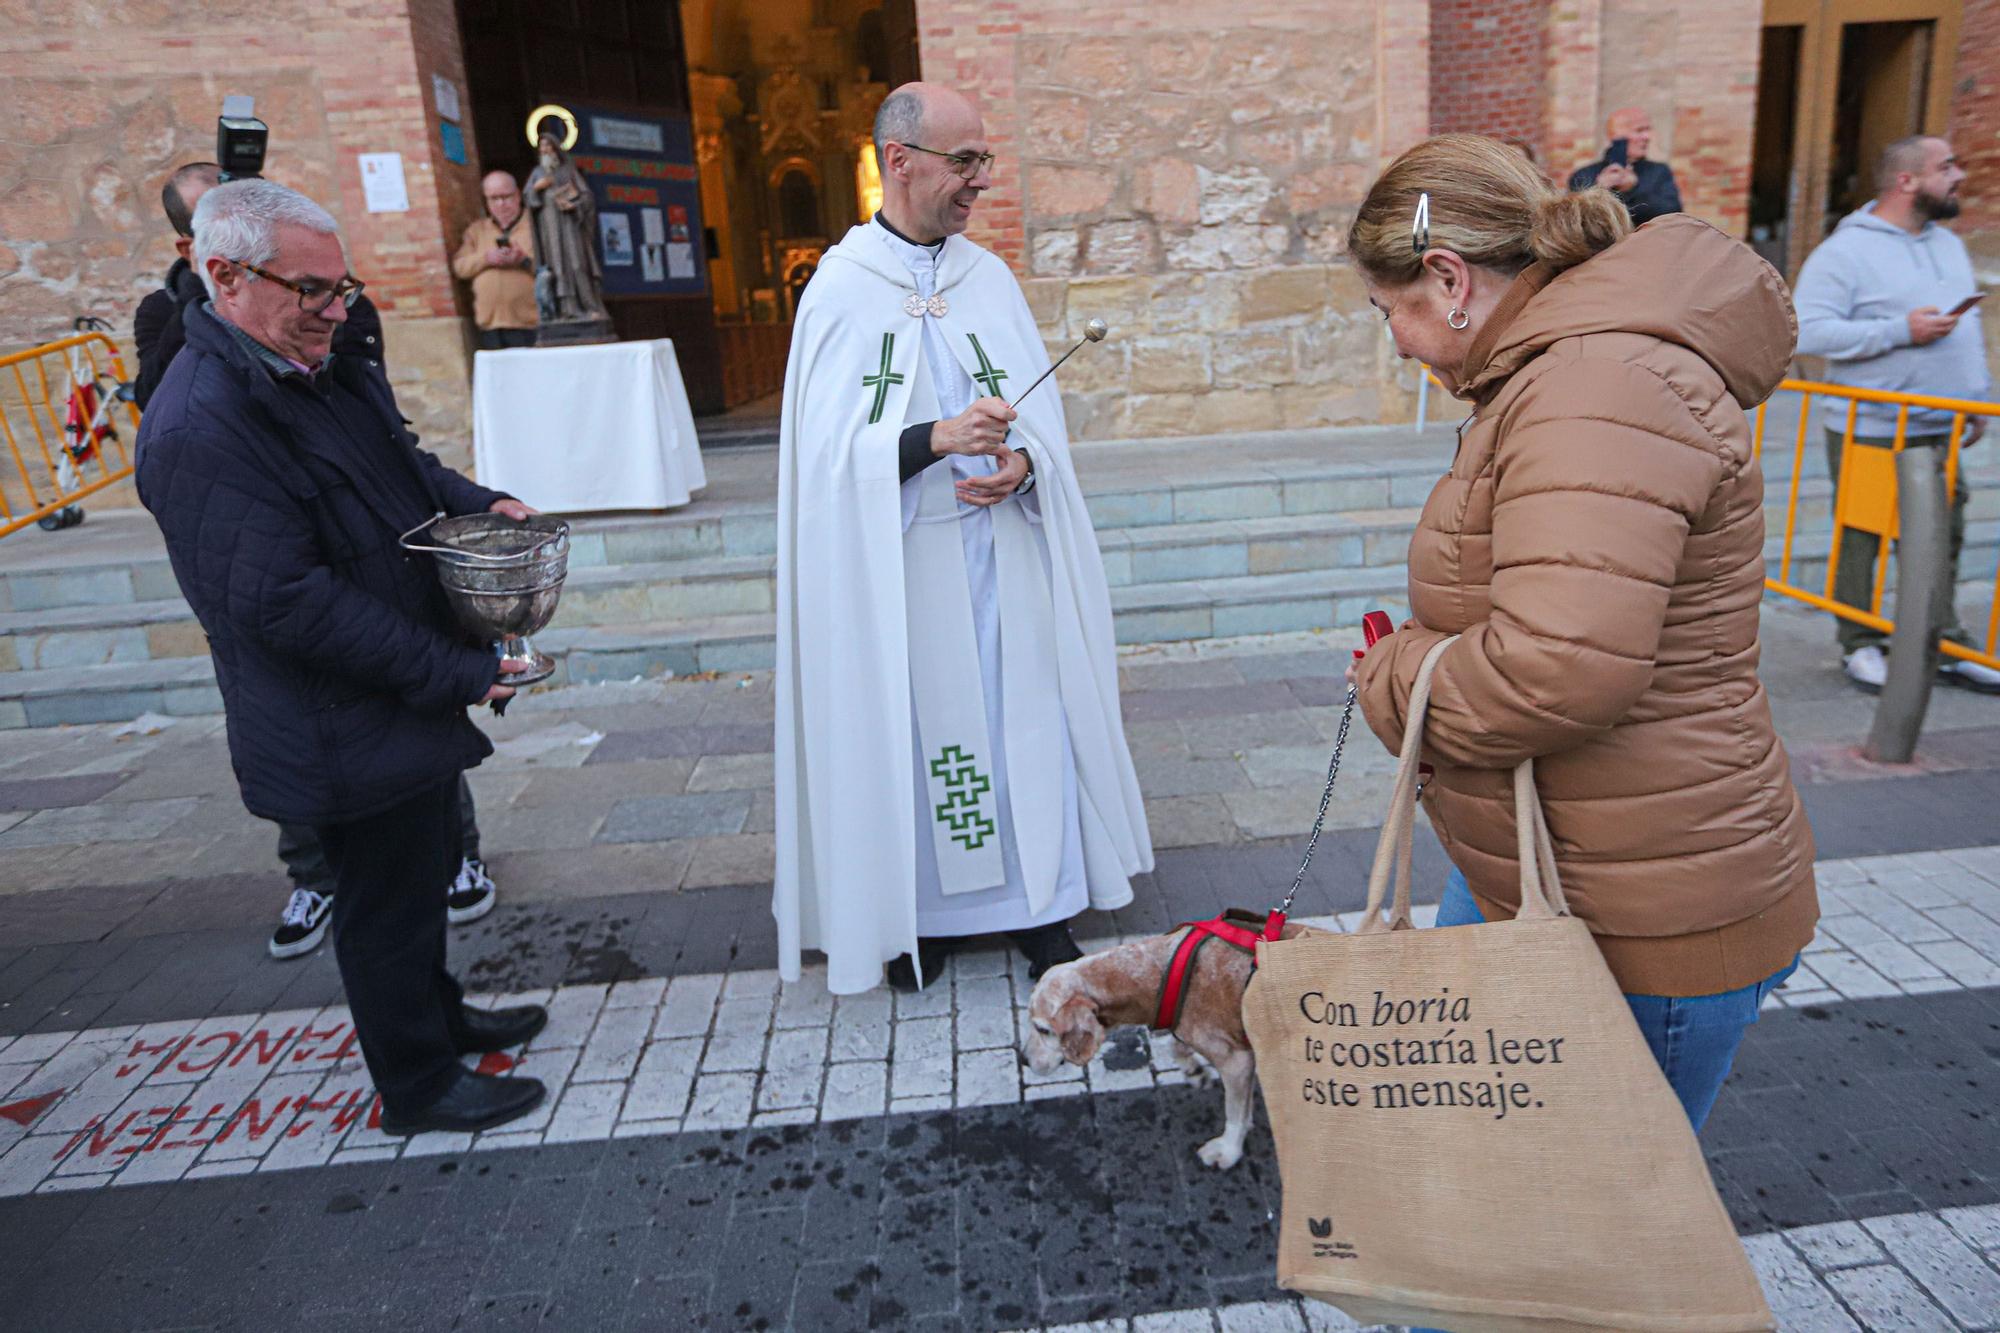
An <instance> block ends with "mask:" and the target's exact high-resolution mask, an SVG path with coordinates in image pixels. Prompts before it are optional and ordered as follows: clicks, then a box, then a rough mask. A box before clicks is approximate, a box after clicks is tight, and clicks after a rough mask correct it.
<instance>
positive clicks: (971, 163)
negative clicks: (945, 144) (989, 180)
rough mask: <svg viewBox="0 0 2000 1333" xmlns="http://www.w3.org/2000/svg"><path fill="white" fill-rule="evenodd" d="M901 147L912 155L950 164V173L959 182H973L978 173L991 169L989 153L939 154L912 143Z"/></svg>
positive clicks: (931, 149)
mask: <svg viewBox="0 0 2000 1333" xmlns="http://www.w3.org/2000/svg"><path fill="white" fill-rule="evenodd" d="M903 147H905V148H907V149H909V150H910V151H911V152H913V153H929V154H930V155H931V156H932V157H941V158H943V159H944V160H945V161H947V162H949V163H951V169H952V173H953V174H954V175H956V176H957V177H958V178H959V179H960V180H973V179H975V178H976V177H977V176H978V175H979V173H980V172H982V171H990V170H991V169H992V167H993V154H991V153H940V152H939V151H938V150H937V149H935V148H925V147H923V146H922V145H920V144H913V143H906V144H904V145H903Z"/></svg>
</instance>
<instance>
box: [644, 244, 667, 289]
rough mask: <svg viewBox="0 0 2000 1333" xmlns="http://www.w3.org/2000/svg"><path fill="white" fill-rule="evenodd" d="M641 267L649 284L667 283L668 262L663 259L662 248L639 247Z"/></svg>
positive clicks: (652, 246)
mask: <svg viewBox="0 0 2000 1333" xmlns="http://www.w3.org/2000/svg"><path fill="white" fill-rule="evenodd" d="M639 267H640V268H641V269H643V270H644V271H645V275H646V281H647V282H665V281H666V280H667V266H666V262H665V260H664V259H663V258H662V257H661V248H660V247H659V246H657V245H642V246H640V247H639Z"/></svg>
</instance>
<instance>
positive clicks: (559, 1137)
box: [542, 1078, 625, 1143]
mask: <svg viewBox="0 0 2000 1333" xmlns="http://www.w3.org/2000/svg"><path fill="white" fill-rule="evenodd" d="M624 1099H625V1085H624V1084H622V1083H579V1082H577V1081H575V1079H574V1078H572V1080H571V1081H570V1084H569V1086H567V1087H566V1088H564V1089H563V1093H562V1101H561V1103H560V1104H558V1105H557V1107H556V1111H555V1114H554V1115H553V1116H552V1117H550V1119H549V1126H548V1131H547V1133H546V1134H545V1135H544V1136H543V1140H542V1141H543V1142H545V1143H570V1142H574V1141H576V1140H578V1139H603V1138H608V1137H610V1134H611V1128H612V1126H613V1125H615V1124H617V1123H618V1110H619V1107H620V1105H621V1104H622V1103H623V1102H624Z"/></svg>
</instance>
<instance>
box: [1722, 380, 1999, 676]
mask: <svg viewBox="0 0 2000 1333" xmlns="http://www.w3.org/2000/svg"><path fill="white" fill-rule="evenodd" d="M1778 389H1779V392H1781V393H1782V392H1786V391H1790V392H1792V393H1796V394H1798V395H1800V398H1799V427H1798V434H1797V438H1796V440H1795V441H1794V443H1793V447H1792V475H1791V489H1790V494H1789V495H1788V497H1787V499H1786V503H1785V540H1784V547H1783V549H1782V551H1781V553H1780V555H1779V559H1778V573H1777V576H1776V577H1767V578H1766V579H1765V580H1764V586H1765V587H1766V588H1769V589H1770V590H1771V591H1772V592H1775V593H1778V594H1780V595H1782V596H1785V597H1790V598H1793V599H1794V600H1796V601H1800V602H1804V603H1805V604H1806V605H1807V606H1812V607H1817V608H1818V609H1819V610H1822V611H1826V612H1828V613H1830V614H1832V615H1836V616H1839V617H1840V618H1842V619H1843V620H1851V621H1854V622H1855V623H1856V624H1861V625H1867V626H1869V627H1871V628H1873V629H1877V630H1880V631H1882V632H1883V633H1884V634H1888V633H1892V632H1893V631H1894V630H1895V627H1896V626H1895V622H1894V621H1892V620H1890V619H1888V618H1886V617H1885V616H1883V614H1882V594H1883V590H1884V588H1885V587H1886V585H1887V582H1888V574H1889V551H1890V544H1891V543H1892V542H1893V541H1894V540H1895V538H1896V535H1897V531H1896V455H1897V454H1899V453H1901V452H1902V451H1903V448H1904V444H1905V442H1906V440H1907V437H1908V434H1909V424H1910V409H1911V408H1913V407H1917V408H1930V409H1933V410H1936V411H1940V412H1949V413H1951V414H1952V418H1951V429H1950V432H1949V435H1948V438H1947V441H1946V444H1945V460H1944V474H1945V493H1946V495H1947V496H1956V495H1957V494H1958V455H1959V450H1960V449H1961V448H1962V447H1963V446H1964V444H1965V432H1966V423H1967V422H1968V421H1969V420H1971V419H1972V418H1975V417H1977V418H1980V419H1981V420H1982V422H1983V423H1984V424H1983V428H1984V430H1985V431H1986V434H1988V435H1993V434H1995V433H1996V432H2000V420H1996V418H2000V404H1996V403H1975V402H1971V401H1968V400H1966V399H1962V398H1936V397H1931V396H1929V395H1926V394H1915V393H1886V392H1883V391H1881V390H1878V389H1854V388H1849V387H1847V386H1845V385H1841V384H1822V383H1818V382H1816V381H1811V380H1786V381H1785V382H1784V383H1783V384H1780V385H1779V386H1778ZM1821 398H1824V399H1832V400H1838V401H1844V402H1845V403H1846V404H1847V421H1846V427H1845V430H1844V432H1843V435H1842V441H1841V451H1840V476H1839V477H1837V478H1835V479H1834V481H1835V487H1834V500H1833V515H1832V527H1833V536H1832V542H1831V545H1830V546H1829V547H1828V549H1827V556H1826V587H1825V589H1824V590H1823V591H1821V592H1812V591H1810V590H1808V589H1806V588H1801V587H1799V586H1797V585H1796V584H1794V583H1793V582H1792V560H1793V555H1794V551H1795V549H1796V544H1797V540H1798V528H1799V482H1800V480H1801V478H1802V477H1803V476H1804V473H1805V456H1806V439H1807V436H1808V435H1809V434H1816V432H1815V431H1814V430H1813V403H1814V400H1815V399H1821ZM1862 403H1887V404H1892V405H1894V406H1895V408H1896V434H1895V438H1894V441H1893V443H1892V444H1890V445H1887V446H1884V445H1878V444H1868V443H1865V442H1864V443H1860V444H1857V443H1856V442H1855V439H1854V421H1855V415H1856V413H1857V411H1858V410H1859V408H1860V405H1861V404H1862ZM1770 407H1771V405H1770V403H1768V402H1767V403H1764V404H1762V405H1761V406H1759V407H1758V409H1757V420H1756V440H1755V447H1756V450H1757V455H1758V457H1759V458H1760V459H1761V458H1762V456H1763V450H1764V419H1765V416H1766V414H1767V413H1768V412H1769V411H1770ZM1988 447H1990V448H2000V439H1995V440H1992V441H1990V442H1989V445H1988ZM1849 532H1864V533H1871V534H1873V535H1874V536H1876V537H1877V538H1879V539H1880V541H1879V542H1878V546H1877V552H1876V556H1875V565H1874V570H1873V578H1872V588H1871V596H1870V599H1869V605H1868V606H1867V607H1857V606H1849V605H1848V604H1846V603H1845V602H1840V601H1836V600H1835V599H1834V580H1835V578H1836V577H1837V575H1838V572H1839V568H1840V544H1841V539H1842V537H1843V536H1844V535H1845V534H1846V533H1849ZM1996 647H2000V579H1996V586H1995V589H1994V601H1993V608H1992V610H1991V611H1990V612H1989V613H1988V615H1987V618H1986V638H1985V644H1984V648H1985V650H1984V651H1983V652H1982V651H1979V650H1978V649H1976V648H1966V647H1964V646H1962V645H1960V644H1956V643H1949V642H1946V643H1940V644H1939V651H1940V652H1942V653H1943V654H1944V655H1945V656H1947V657H1956V658H1961V659H1963V660H1965V661H1968V662H1978V663H1980V664H1982V665H1984V666H1989V667H1992V668H1993V669H1994V670H1996V671H2000V656H1996V655H1995V649H1996Z"/></svg>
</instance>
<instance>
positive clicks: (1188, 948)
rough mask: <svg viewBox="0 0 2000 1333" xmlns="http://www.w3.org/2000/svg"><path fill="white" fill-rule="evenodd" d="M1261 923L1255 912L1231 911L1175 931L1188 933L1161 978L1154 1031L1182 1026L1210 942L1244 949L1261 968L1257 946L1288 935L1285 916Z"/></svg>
mask: <svg viewBox="0 0 2000 1333" xmlns="http://www.w3.org/2000/svg"><path fill="white" fill-rule="evenodd" d="M1257 924H1259V923H1258V921H1257V916H1256V914H1255V913H1254V912H1245V911H1242V910H1241V909H1239V908H1234V907H1232V908H1230V909H1229V910H1228V911H1226V912H1224V913H1223V914H1222V915H1221V916H1218V917H1214V918H1212V919H1211V920H1208V921H1184V922H1182V923H1181V924H1180V925H1178V926H1176V927H1174V929H1176V930H1185V931H1187V934H1185V935H1183V936H1181V940H1180V943H1179V944H1177V945H1175V946H1174V956H1173V958H1172V959H1171V960H1170V961H1169V962H1168V963H1167V970H1166V972H1165V974H1164V975H1162V976H1161V978H1160V1001H1159V1004H1158V1005H1157V1006H1155V1008H1154V1010H1153V1028H1154V1030H1155V1031H1159V1032H1172V1031H1173V1030H1174V1029H1175V1028H1176V1027H1178V1026H1179V1025H1180V1021H1181V1006H1183V1005H1184V1004H1186V1003H1187V993H1188V987H1189V986H1191V985H1192V984H1193V983H1194V966H1195V961H1196V960H1197V959H1198V958H1200V957H1201V951H1202V950H1203V949H1205V948H1207V947H1208V942H1209V941H1210V940H1221V941H1222V942H1223V943H1224V944H1227V945H1230V946H1231V947H1233V948H1237V949H1241V950H1242V951H1243V952H1244V953H1247V954H1249V955H1250V966H1251V967H1253V968H1254V967H1256V966H1257V943H1258V941H1260V940H1275V939H1278V938H1279V937H1280V936H1282V935H1283V934H1284V930H1285V914H1284V913H1283V912H1272V913H1271V914H1270V915H1269V916H1267V917H1265V918H1264V920H1263V921H1262V923H1261V925H1262V927H1263V929H1261V930H1259V929H1257V928H1256V926H1257Z"/></svg>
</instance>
